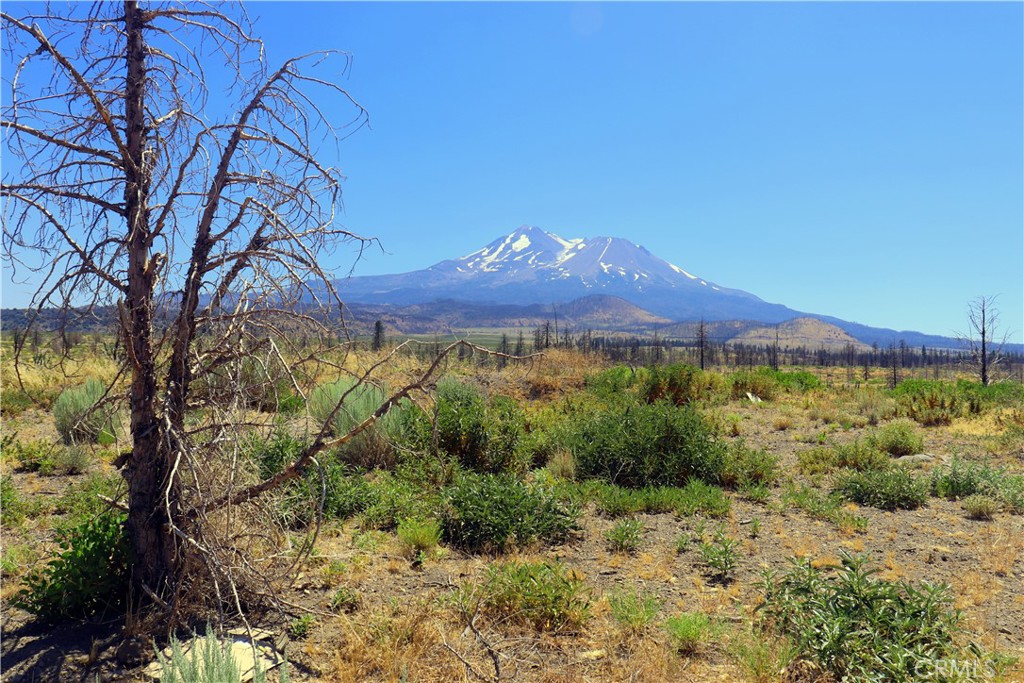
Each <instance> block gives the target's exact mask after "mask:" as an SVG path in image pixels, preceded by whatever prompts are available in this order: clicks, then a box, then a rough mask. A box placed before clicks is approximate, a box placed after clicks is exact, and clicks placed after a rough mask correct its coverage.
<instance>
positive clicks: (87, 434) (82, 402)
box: [53, 378, 118, 444]
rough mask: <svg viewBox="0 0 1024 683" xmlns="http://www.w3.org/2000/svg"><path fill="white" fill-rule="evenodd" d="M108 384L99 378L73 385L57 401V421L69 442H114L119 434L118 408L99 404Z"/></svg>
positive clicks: (54, 406) (58, 429)
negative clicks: (105, 384)
mask: <svg viewBox="0 0 1024 683" xmlns="http://www.w3.org/2000/svg"><path fill="white" fill-rule="evenodd" d="M106 393H107V387H106V386H104V384H103V382H100V381H99V380H98V379H95V378H90V379H89V380H87V381H86V383H85V384H83V385H80V386H77V387H69V388H67V389H65V390H64V391H62V392H61V394H60V396H58V397H57V400H56V401H55V402H54V404H53V421H54V425H55V426H56V428H57V433H58V434H60V438H61V440H62V441H63V442H64V443H65V444H73V443H76V442H79V443H81V442H100V443H112V442H113V441H114V440H115V439H116V438H117V432H118V429H117V411H116V410H115V409H114V407H113V406H112V405H109V404H108V405H98V404H99V403H100V401H102V400H103V398H104V396H105V395H106Z"/></svg>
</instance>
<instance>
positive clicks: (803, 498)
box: [782, 486, 868, 531]
mask: <svg viewBox="0 0 1024 683" xmlns="http://www.w3.org/2000/svg"><path fill="white" fill-rule="evenodd" d="M782 502H783V504H784V505H787V506H790V507H795V508H798V509H800V510H803V511H804V512H805V513H807V514H808V515H810V516H811V517H814V518H815V519H823V520H825V521H827V522H832V523H833V524H835V525H836V526H837V527H839V528H840V529H841V530H844V531H866V530H867V526H868V520H867V519H866V518H865V517H861V516H859V515H856V514H854V513H853V512H850V511H848V510H845V509H844V508H843V505H842V498H841V497H840V496H839V495H838V494H835V493H833V494H832V495H825V494H823V493H822V492H821V491H819V490H818V489H816V488H812V487H810V486H799V487H797V486H789V487H787V488H786V490H785V491H784V492H783V494H782Z"/></svg>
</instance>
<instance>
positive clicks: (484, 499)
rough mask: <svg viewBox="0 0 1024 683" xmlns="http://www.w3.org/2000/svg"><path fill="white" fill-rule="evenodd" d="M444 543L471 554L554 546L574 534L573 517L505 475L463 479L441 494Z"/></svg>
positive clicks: (544, 494) (549, 497) (547, 494)
mask: <svg viewBox="0 0 1024 683" xmlns="http://www.w3.org/2000/svg"><path fill="white" fill-rule="evenodd" d="M442 526H443V528H444V538H445V540H446V541H447V542H449V543H451V544H452V545H454V546H457V547H460V548H464V549H466V550H469V551H472V552H480V551H495V552H501V551H503V550H505V549H507V548H509V547H511V546H524V545H530V544H533V543H538V542H543V543H550V544H558V543H561V542H563V541H565V539H566V538H568V536H569V533H570V532H571V531H573V530H574V529H575V528H576V512H575V511H574V510H572V509H569V508H567V507H565V506H563V505H562V504H561V503H560V502H559V500H558V498H557V497H556V496H555V495H554V493H553V492H551V491H548V490H546V489H543V488H541V487H531V486H528V485H527V484H524V483H523V482H521V481H519V480H518V479H515V478H514V477H511V476H509V475H493V474H474V473H466V474H464V475H462V476H460V477H459V478H458V479H457V480H456V481H455V483H454V484H453V485H452V486H451V487H449V488H448V490H447V491H446V492H445V506H444V512H443V516H442Z"/></svg>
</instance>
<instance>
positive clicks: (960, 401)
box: [892, 379, 981, 427]
mask: <svg viewBox="0 0 1024 683" xmlns="http://www.w3.org/2000/svg"><path fill="white" fill-rule="evenodd" d="M892 393H893V395H894V396H895V397H896V404H897V411H898V412H899V414H900V415H903V416H904V417H907V418H910V419H912V420H914V421H915V422H917V423H919V424H922V425H925V426H929V427H930V426H936V425H948V424H949V423H951V422H952V421H953V420H955V419H956V418H958V417H963V416H965V415H968V414H971V413H978V412H980V411H981V402H980V401H979V400H977V398H976V397H975V398H973V399H972V397H971V396H970V395H969V394H968V393H967V392H965V391H963V390H962V389H961V388H958V387H957V385H955V384H951V383H949V382H940V381H937V380H921V379H908V380H904V381H902V382H900V383H899V384H898V385H897V386H896V388H895V389H893V391H892Z"/></svg>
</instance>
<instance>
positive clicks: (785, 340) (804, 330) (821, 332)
mask: <svg viewBox="0 0 1024 683" xmlns="http://www.w3.org/2000/svg"><path fill="white" fill-rule="evenodd" d="M776 333H777V334H778V336H776ZM776 339H777V340H778V344H779V346H780V347H781V348H796V347H799V346H803V347H805V348H809V349H820V348H825V349H829V350H831V351H837V350H840V349H844V348H846V347H847V346H853V347H854V348H855V349H857V350H858V351H863V350H866V349H868V348H870V345H869V344H864V343H863V342H860V341H858V340H856V339H854V338H853V337H851V336H850V335H849V334H847V333H846V332H845V331H844V330H843V329H842V328H840V327H838V326H836V325H832V324H830V323H826V322H824V321H822V320H818V319H817V318H795V319H793V320H787V321H786V322H784V323H779V324H778V325H777V326H775V325H773V326H771V327H755V328H753V329H748V330H746V331H744V332H741V333H740V334H738V335H736V336H735V337H733V338H732V341H733V342H740V343H743V344H754V345H760V346H770V345H772V344H774V343H775V342H776Z"/></svg>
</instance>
